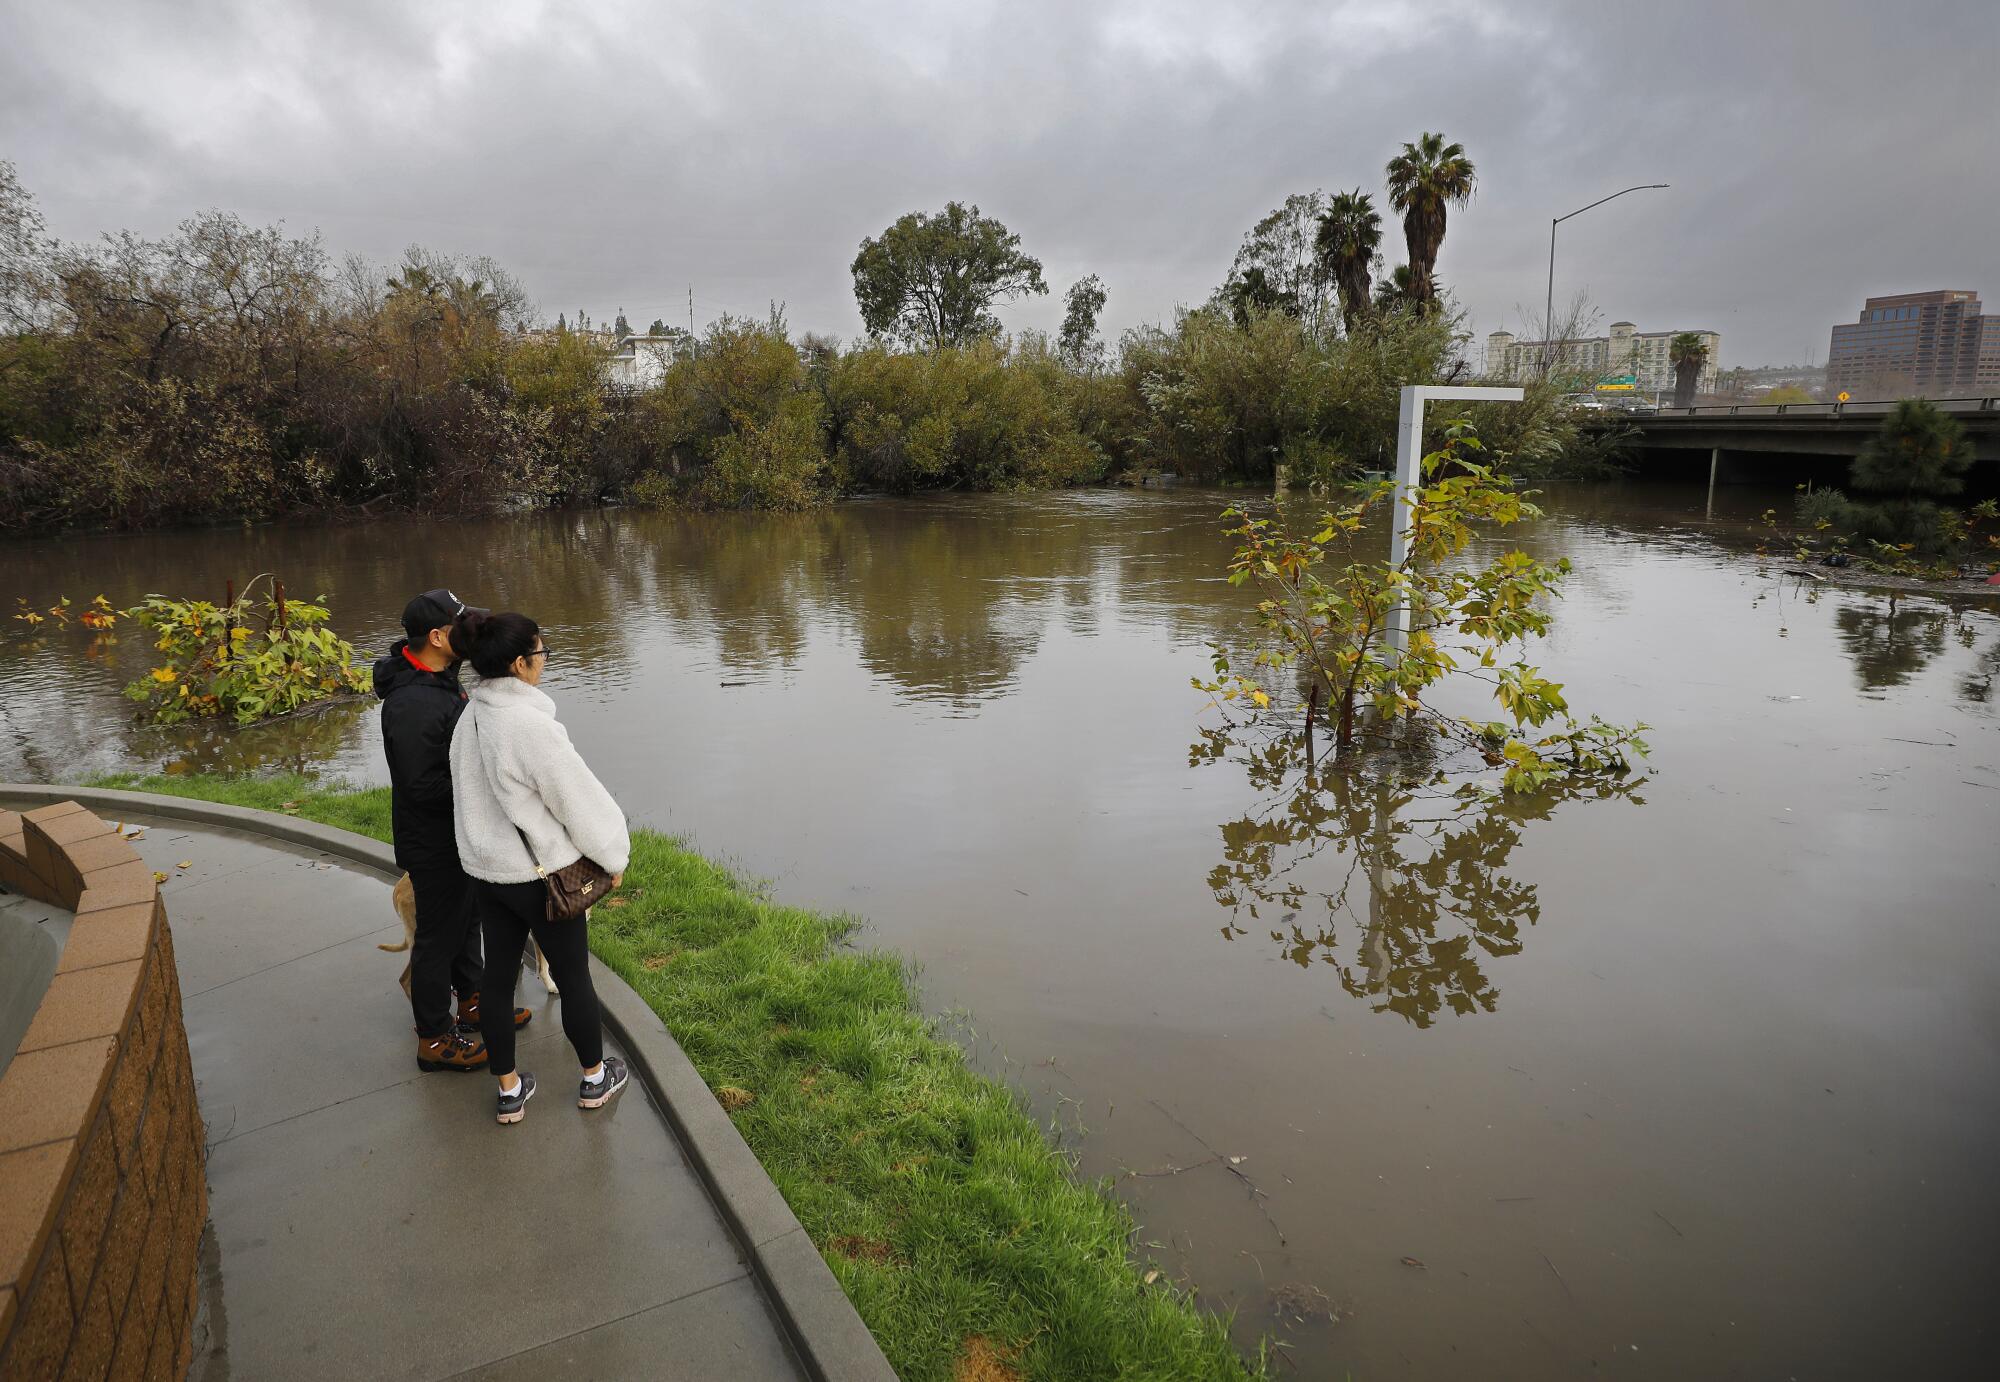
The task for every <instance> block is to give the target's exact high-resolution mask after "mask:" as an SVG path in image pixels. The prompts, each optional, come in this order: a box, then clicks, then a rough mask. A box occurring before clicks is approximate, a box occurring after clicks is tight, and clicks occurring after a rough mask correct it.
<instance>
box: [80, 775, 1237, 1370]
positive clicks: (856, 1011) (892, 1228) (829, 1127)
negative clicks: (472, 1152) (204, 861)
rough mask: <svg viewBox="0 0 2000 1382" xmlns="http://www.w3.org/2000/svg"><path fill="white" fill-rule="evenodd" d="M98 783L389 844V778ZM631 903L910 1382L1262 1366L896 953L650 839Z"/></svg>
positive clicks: (650, 973) (687, 1042)
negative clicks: (1171, 1271)
mask: <svg viewBox="0 0 2000 1382" xmlns="http://www.w3.org/2000/svg"><path fill="white" fill-rule="evenodd" d="M94 785H98V786H105V787H123V788H128V789H134V790H139V791H151V792H163V793H170V794H173V795H176V796H184V797H197V798H201V799H203V800H206V801H220V802H229V803H232V804H235V805H239V806H252V807H260V808H263V809H265V810H273V811H276V810H284V811H289V812H291V813H292V814H295V815H298V816H302V817H305V818H307V819H310V820H316V821H323V822H325V823H326V824H329V825H336V826H340V827H342V828H343V829H347V830H352V831H356V832H358V833H360V834H364V835H370V836H373V837H375V838H377V839H386V838H388V834H389V794H388V791H387V789H385V788H370V789H355V788H349V787H346V786H344V785H341V784H325V783H321V782H318V781H316V780H314V779H310V778H304V777H298V776H284V777H274V778H221V777H207V776H201V777H145V778H141V777H133V776H129V775H127V776H119V777H110V778H103V779H100V780H98V782H97V783H95V784H94ZM624 895H625V897H626V898H627V902H626V905H624V906H622V907H609V906H599V907H598V908H597V909H596V911H595V912H594V913H593V915H592V918H591V928H590V930H591V935H590V939H591V947H592V949H594V950H595V951H596V952H597V955H598V957H599V958H600V959H602V960H603V961H604V962H605V963H606V964H608V965H609V966H611V968H612V969H614V970H616V971H617V972H618V973H619V974H620V975H621V976H622V977H623V978H624V979H625V981H626V982H627V983H629V984H631V985H632V987H633V988H635V989H637V990H638V991H639V993H640V994H642V995H643V996H644V997H645V999H646V1001H647V1002H648V1003H649V1004H651V1005H652V1007H653V1009H654V1010H655V1011H656V1012H658V1013H659V1014H660V1016H661V1017H662V1018H663V1019H664V1020H665V1021H666V1024H667V1028H668V1030H670V1031H671V1032H672V1033H673V1034H674V1037H675V1039H676V1040H678V1041H679V1042H680V1044H681V1046H682V1048H683V1049H684V1050H686V1052H687V1053H688V1056H689V1057H690V1058H691V1059H692V1060H693V1061H694V1063H695V1066H696V1068H697V1069H699V1070H700V1071H701V1073H702V1077H703V1078H704V1079H706V1080H707V1081H708V1084H709V1087H710V1088H711V1089H714V1090H716V1091H718V1097H720V1098H721V1099H722V1100H723V1103H724V1106H725V1107H728V1108H730V1116H731V1118H732V1119H734V1121H735V1123H736V1127H737V1128H738V1130H739V1131H741V1132H742V1134H743V1137H744V1140H745V1141H747V1142H748V1143H749V1144H750V1147H751V1150H752V1151H754V1152H755V1153H756V1154H757V1157H758V1159H759V1160H760V1161H762V1162H763V1164H764V1169H765V1170H766V1171H768V1172H769V1173H770V1175H771V1178H772V1180H774V1181H775V1182H776V1183H777V1185H778V1188H779V1189H780V1190H781V1191H782V1192H783V1193H784V1196H785V1199H786V1201H787V1202H788V1203H789V1204H790V1205H791V1207H792V1211H793V1212H794V1213H795V1214H797V1215H798V1217H799V1221H800V1223H802V1224H803V1225H804V1226H805V1229H806V1232H807V1233H808V1234H810V1235H811V1237H812V1240H813V1242H814V1243H816V1244H817V1245H818V1246H819V1249H820V1252H821V1254H822V1255H824V1256H825V1258H826V1260H827V1263H828V1265H829V1266H831V1267H832V1269H833V1272H834V1275H835V1276H836V1277H838V1278H839V1279H840V1283H841V1285H842V1286H843V1287H844V1288H845V1289H846V1291H847V1294H848V1296H849V1297H850V1298H851V1299H852V1300H853V1301H854V1304H855V1308H856V1309H858V1310H859V1311H860V1313H861V1317H862V1319H864V1320H866V1321H867V1323H868V1327H869V1328H870V1329H871V1330H873V1331H874V1334H875V1337H876V1339H877V1340H878V1341H879V1342H880V1343H881V1345H882V1349H883V1351H884V1352H885V1353H886V1354H887V1355H888V1357H889V1361H890V1363H891V1364H892V1365H893V1366H894V1367H895V1369H896V1371H897V1373H898V1374H899V1375H900V1376H901V1377H902V1378H904V1379H905V1382H925V1379H950V1378H952V1377H953V1375H954V1371H955V1368H956V1365H957V1363H958V1361H959V1359H960V1357H961V1355H962V1354H964V1352H965V1350H966V1347H967V1340H969V1339H972V1338H974V1337H975V1336H978V1337H980V1338H983V1339H985V1340H987V1341H989V1342H990V1343H991V1345H993V1346H994V1348H995V1349H996V1350H997V1352H998V1356H999V1357H1000V1358H1003V1359H1005V1360H1008V1361H1009V1362H1010V1363H1011V1366H1012V1368H1013V1369H1014V1370H1015V1371H1016V1372H1017V1373H1018V1375H1020V1376H1024V1377H1029V1378H1046V1379H1051V1382H1055V1380H1056V1379H1061V1382H1073V1380H1076V1379H1090V1378H1161V1379H1168V1378H1171V1379H1184V1378H1185V1379H1197V1378H1244V1377H1248V1376H1252V1375H1257V1376H1261V1375H1263V1369H1262V1368H1261V1367H1258V1368H1255V1369H1253V1368H1251V1367H1249V1366H1246V1364H1245V1362H1244V1360H1243V1359H1242V1358H1241V1356H1240V1355H1239V1354H1237V1353H1236V1351H1235V1350H1234V1348H1233V1347H1232V1346H1231V1344H1230V1342H1229V1338H1228V1333H1227V1328H1226V1325H1225V1322H1224V1321H1223V1320H1222V1319H1220V1318H1219V1317H1217V1316H1215V1315H1213V1314H1210V1313H1208V1312H1206V1311H1203V1310H1201V1309H1200V1308H1199V1307H1198V1306H1197V1305H1196V1304H1195V1303H1194V1302H1193V1300H1192V1299H1191V1298H1190V1297H1188V1296H1186V1295H1183V1294H1181V1293H1180V1292H1179V1291H1177V1290H1175V1289H1174V1288H1173V1287H1172V1286H1171V1285H1170V1284H1169V1281H1168V1278H1167V1277H1166V1275H1165V1274H1164V1273H1161V1274H1160V1275H1159V1277H1158V1279H1157V1280H1156V1282H1155V1284H1153V1285H1150V1286H1149V1285H1147V1284H1145V1280H1144V1272H1145V1270H1146V1267H1147V1266H1148V1265H1149V1264H1143V1263H1139V1264H1135V1263H1134V1262H1133V1260H1132V1259H1131V1256H1130V1251H1131V1248H1132V1243H1133V1225H1132V1219H1131V1216H1130V1214H1129V1213H1128V1212H1127V1211H1126V1209H1125V1207H1124V1206H1123V1205H1122V1204H1120V1203H1119V1202H1118V1200H1117V1199H1115V1198H1114V1197H1113V1196H1112V1195H1111V1194H1110V1193H1109V1191H1108V1188H1107V1187H1106V1186H1104V1185H1101V1184H1089V1183H1083V1182H1080V1181H1079V1180H1078V1179H1077V1178H1076V1176H1075V1175H1074V1174H1073V1171H1072V1167H1071V1164H1070V1162H1069V1160H1068V1159H1067V1158H1066V1157H1065V1156H1064V1155H1063V1154H1062V1153H1061V1152H1060V1151H1058V1150H1057V1149H1056V1148H1054V1147H1053V1146H1051V1145H1050V1143H1049V1140H1048V1138H1047V1137H1046V1136H1045V1135H1044V1133H1043V1131H1042V1129H1041V1127H1040V1125H1039V1124H1037V1123H1036V1121H1035V1120H1034V1118H1033V1117H1031V1116H1030V1115H1029V1114H1028V1112H1027V1111H1026V1110H1025V1109H1024V1108H1023V1107H1022V1105H1021V1103H1020V1101H1019V1099H1017V1098H1016V1097H1015V1095H1014V1094H1013V1093H1012V1092H1011V1091H1010V1090H1009V1089H1008V1088H1007V1087H1006V1086H1005V1085H1004V1084H1001V1083H999V1082H997V1081H995V1080H991V1079H988V1078H986V1077H985V1076H983V1075H980V1074H977V1073H975V1072H974V1071H972V1070H971V1069H969V1068H968V1067H967V1066H966V1063H965V1059H964V1055H963V1053H962V1052H961V1051H960V1049H959V1047H958V1046H957V1045H956V1044H954V1043H953V1042H951V1041H950V1040H948V1039H946V1038H945V1037H944V1036H942V1035H941V1034H940V1033H939V1032H938V1030H937V1028H936V1026H935V1024H934V1023H932V1022H931V1021H930V1020H929V1019H927V1018H926V1017H924V1016H923V1014H922V1013H921V1012H920V1010H919V1009H918V1006H917V1001H916V993H915V987H914V985H913V984H912V983H911V979H910V973H909V970H908V968H907V966H906V965H905V964H904V963H903V962H902V961H901V960H900V959H898V958H897V957H896V956H894V955H890V954H887V953H884V952H881V951H861V950H855V949H852V948H850V947H848V946H847V945H846V944H845V938H846V937H847V935H848V933H849V932H850V931H851V930H852V929H853V925H854V923H853V922H852V921H851V920H849V919H844V918H840V917H834V916H828V915H825V914H822V913H819V912H812V911H806V910H802V909H800V908H796V907H784V906H779V905H777V904H775V903H772V902H770V901H768V900H766V899H765V898H763V897H762V896H760V895H759V894H758V893H757V892H756V891H755V890H753V889H752V888H749V887H747V886H745V885H744V884H743V883H742V882H741V881H740V880H738V879H737V878H735V877H734V876H732V875H731V874H730V873H729V872H727V871H726V870H724V869H722V868H720V867H718V866H717V865H716V864H713V863H711V862H710V861H708V860H706V859H704V858H702V857H701V856H700V855H698V854H695V853H693V852H692V851H690V850H688V849H686V848H685V847H683V846H682V845H681V844H680V843H679V842H678V841H676V840H673V839H671V838H669V837H667V836H664V835H659V834H656V833H654V832H652V831H649V830H635V831H634V832H633V841H632V863H631V867H630V868H629V869H628V870H627V871H626V878H625V888H624ZM974 1348H975V1351H976V1352H982V1353H983V1352H984V1350H983V1349H980V1348H979V1347H978V1346H974ZM988 1356H989V1357H991V1355H988ZM976 1375H980V1376H994V1375H996V1374H992V1373H981V1374H976ZM997 1375H999V1376H1005V1375H1007V1374H1005V1373H1001V1374H997Z"/></svg>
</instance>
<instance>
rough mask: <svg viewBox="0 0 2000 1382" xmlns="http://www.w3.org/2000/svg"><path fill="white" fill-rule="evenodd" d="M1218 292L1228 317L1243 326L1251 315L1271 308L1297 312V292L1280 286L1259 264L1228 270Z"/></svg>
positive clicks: (1293, 314) (1290, 314)
mask: <svg viewBox="0 0 2000 1382" xmlns="http://www.w3.org/2000/svg"><path fill="white" fill-rule="evenodd" d="M1222 294H1223V300H1224V301H1225V302H1226V303H1228V305H1229V316H1230V319H1231V320H1232V321H1234V322H1235V323H1236V325H1237V326H1239V327H1242V328H1244V329H1246V330H1247V329H1248V328H1249V326H1250V323H1251V321H1252V319H1253V318H1255V317H1258V316H1262V315H1266V314H1269V313H1272V312H1276V313H1281V314H1282V315H1284V316H1287V317H1294V318H1296V317H1297V316H1298V315H1299V298H1298V294H1296V293H1291V292H1287V291H1286V290H1285V289H1283V288H1280V287H1279V286H1278V285H1277V284H1276V283H1275V282H1273V281H1272V279H1271V277H1270V275H1269V274H1267V273H1266V272H1265V270H1264V266H1263V265H1261V264H1253V265H1251V266H1250V267H1249V268H1247V269H1245V270H1243V271H1242V272H1241V273H1238V274H1231V275H1230V278H1229V281H1228V282H1227V283H1225V284H1224V285H1223V287H1222Z"/></svg>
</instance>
